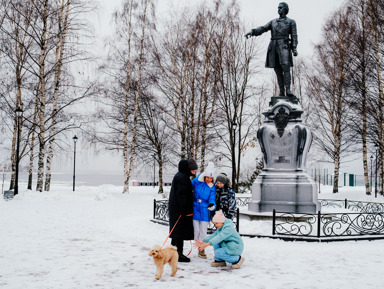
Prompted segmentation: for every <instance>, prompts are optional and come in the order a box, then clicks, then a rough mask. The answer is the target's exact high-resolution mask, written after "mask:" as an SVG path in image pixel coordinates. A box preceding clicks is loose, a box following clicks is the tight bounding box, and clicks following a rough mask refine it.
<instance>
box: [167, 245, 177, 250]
mask: <svg viewBox="0 0 384 289" xmlns="http://www.w3.org/2000/svg"><path fill="white" fill-rule="evenodd" d="M167 248H170V249H172V250H175V251H177V247H175V246H168V247H167Z"/></svg>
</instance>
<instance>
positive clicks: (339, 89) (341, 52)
mask: <svg viewBox="0 0 384 289" xmlns="http://www.w3.org/2000/svg"><path fill="white" fill-rule="evenodd" d="M346 9H347V10H345V11H344V10H342V11H338V12H336V13H335V14H334V15H332V17H331V18H329V20H328V21H327V23H326V24H325V27H324V35H323V41H322V42H321V44H318V45H316V47H315V51H316V56H315V59H314V62H313V64H312V69H311V74H310V75H308V80H309V85H308V92H309V94H310V95H311V98H310V99H311V101H312V104H313V106H312V109H311V112H310V114H309V118H310V119H311V120H312V126H311V128H312V130H313V131H314V135H315V137H314V141H315V143H316V144H317V145H318V146H319V147H320V148H321V149H322V150H324V151H325V152H326V153H327V154H328V155H329V156H330V158H331V159H332V160H333V161H334V185H333V192H334V193H337V192H338V185H339V177H338V176H339V170H340V162H341V155H342V153H343V151H345V150H346V149H347V147H348V146H347V145H346V140H345V139H344V138H343V137H345V133H346V130H347V129H348V127H349V124H348V122H347V119H348V118H347V117H348V114H349V112H350V105H349V103H347V102H346V101H345V100H346V87H347V84H348V83H347V74H348V72H349V71H350V69H351V61H350V58H349V55H348V50H349V49H350V45H351V43H350V41H349V39H350V38H351V33H352V32H351V30H350V29H348V25H347V24H346V23H347V22H348V21H349V18H348V15H349V12H350V11H349V9H350V8H346Z"/></svg>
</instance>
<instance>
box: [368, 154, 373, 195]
mask: <svg viewBox="0 0 384 289" xmlns="http://www.w3.org/2000/svg"><path fill="white" fill-rule="evenodd" d="M372 162H373V155H371V180H370V183H371V185H370V186H369V189H370V192H372V185H373V183H372V173H373V171H372Z"/></svg>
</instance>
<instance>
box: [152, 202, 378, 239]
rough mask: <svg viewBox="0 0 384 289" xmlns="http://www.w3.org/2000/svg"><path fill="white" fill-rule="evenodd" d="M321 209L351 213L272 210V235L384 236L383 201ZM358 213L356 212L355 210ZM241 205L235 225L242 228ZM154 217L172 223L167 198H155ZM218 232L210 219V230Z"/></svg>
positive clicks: (332, 204) (329, 204)
mask: <svg viewBox="0 0 384 289" xmlns="http://www.w3.org/2000/svg"><path fill="white" fill-rule="evenodd" d="M251 199H252V198H251V197H236V203H237V206H238V207H243V206H246V205H247V204H248V203H249V202H250V201H251ZM319 202H320V205H321V207H322V208H326V207H327V208H340V209H342V208H344V209H349V210H351V211H353V212H351V213H325V214H322V213H320V212H318V213H317V214H292V213H284V212H276V211H274V212H273V222H272V234H273V235H283V236H298V237H315V238H324V237H336V238H337V237H366V236H384V204H383V203H372V202H361V201H351V200H347V199H345V200H331V199H319ZM355 212H356V213H355ZM239 216H240V213H239V208H237V211H236V215H235V218H234V220H233V221H234V224H235V225H236V229H237V231H239V226H240V224H239ZM153 219H154V220H157V221H161V222H163V223H165V224H166V223H168V222H169V215H168V200H167V199H166V200H154V210H153ZM214 231H215V227H214V225H213V223H212V222H211V223H210V225H209V227H208V232H209V233H212V232H214Z"/></svg>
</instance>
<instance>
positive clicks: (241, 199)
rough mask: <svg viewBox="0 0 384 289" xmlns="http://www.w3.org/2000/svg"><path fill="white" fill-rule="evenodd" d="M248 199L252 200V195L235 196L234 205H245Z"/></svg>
mask: <svg viewBox="0 0 384 289" xmlns="http://www.w3.org/2000/svg"><path fill="white" fill-rule="evenodd" d="M250 201H252V197H236V206H237V207H245V206H246V205H248V203H249V202H250Z"/></svg>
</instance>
